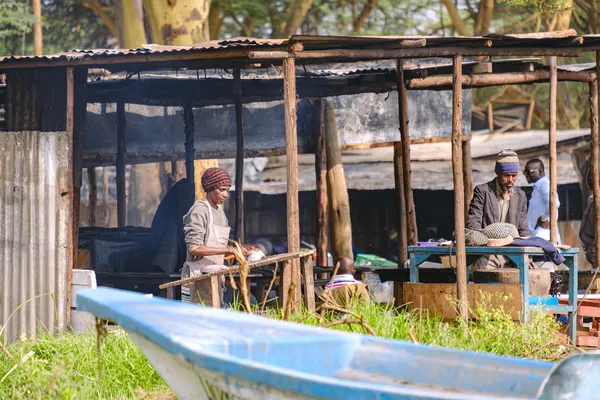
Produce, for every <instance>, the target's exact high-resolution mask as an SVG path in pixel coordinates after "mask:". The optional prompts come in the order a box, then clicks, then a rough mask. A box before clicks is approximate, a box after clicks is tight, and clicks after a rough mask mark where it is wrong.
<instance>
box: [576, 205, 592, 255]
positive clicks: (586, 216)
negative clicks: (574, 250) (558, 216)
mask: <svg viewBox="0 0 600 400" xmlns="http://www.w3.org/2000/svg"><path fill="white" fill-rule="evenodd" d="M594 207H595V206H594V200H592V201H590V202H589V204H588V205H587V207H586V208H585V211H584V212H583V218H582V219H581V225H580V226H579V239H580V240H581V247H583V252H584V253H585V258H586V259H587V260H588V261H589V262H590V263H591V264H592V265H594V264H596V240H595V235H596V232H595V228H594V223H595V220H596V218H595V217H594V216H595V215H596V212H595V210H594Z"/></svg>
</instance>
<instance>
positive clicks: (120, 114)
mask: <svg viewBox="0 0 600 400" xmlns="http://www.w3.org/2000/svg"><path fill="white" fill-rule="evenodd" d="M126 125H127V120H126V118H125V103H123V102H121V101H120V102H118V103H117V165H116V167H117V221H118V227H119V228H122V227H124V226H125V225H127V191H126V187H127V185H126V182H125V157H126V156H127V134H126V131H125V129H126Z"/></svg>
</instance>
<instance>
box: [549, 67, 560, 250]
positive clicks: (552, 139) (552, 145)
mask: <svg viewBox="0 0 600 400" xmlns="http://www.w3.org/2000/svg"><path fill="white" fill-rule="evenodd" d="M557 72H558V69H557V67H556V56H551V57H550V105H549V108H550V130H549V132H548V146H549V149H550V151H549V152H550V241H551V242H552V243H557V239H558V234H557V232H558V226H557V225H558V209H557V208H556V195H557V189H558V185H557V178H558V177H557V176H556V175H557V171H556V89H557V85H558V80H557Z"/></svg>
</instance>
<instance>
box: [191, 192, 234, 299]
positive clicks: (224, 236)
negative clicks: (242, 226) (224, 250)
mask: <svg viewBox="0 0 600 400" xmlns="http://www.w3.org/2000/svg"><path fill="white" fill-rule="evenodd" d="M202 201H204V202H205V203H206V205H207V206H208V226H207V227H206V236H205V238H204V242H205V243H204V245H205V246H208V247H227V244H228V241H229V232H230V231H231V228H229V227H228V226H218V225H215V224H214V217H213V212H220V213H222V214H223V217H224V218H223V219H224V220H226V218H225V212H224V211H223V210H222V209H219V210H215V209H214V208H212V206H211V205H210V203H209V202H208V200H202ZM195 258H196V257H195ZM224 264H225V256H224V255H215V256H204V257H200V258H199V260H194V261H193V262H191V263H189V262H187V261H186V263H185V264H184V266H183V270H182V273H181V275H182V277H195V276H200V275H202V274H208V273H211V272H218V271H223V270H226V269H228V267H226V266H225V265H224ZM211 279H212V278H211ZM211 279H204V280H202V281H198V282H194V283H193V284H192V285H190V287H188V288H185V289H187V290H185V291H186V292H188V290H191V291H193V292H194V293H193V294H194V295H195V294H199V297H200V300H202V301H203V302H204V303H205V304H207V305H212V306H213V307H219V306H220V304H212V301H211V300H210V294H211V290H212V289H211ZM219 281H220V285H219V286H220V297H221V298H222V297H223V296H222V292H223V289H224V283H225V278H224V277H223V276H221V277H220V279H219ZM182 291H183V288H182ZM191 294H192V293H190V295H191ZM191 297H195V296H191Z"/></svg>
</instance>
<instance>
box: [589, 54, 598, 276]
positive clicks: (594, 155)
mask: <svg viewBox="0 0 600 400" xmlns="http://www.w3.org/2000/svg"><path fill="white" fill-rule="evenodd" d="M598 72H600V51H597V52H596V73H598ZM592 85H594V86H592V88H591V89H592V92H593V94H590V97H591V103H592V105H591V111H592V112H591V113H590V114H591V115H592V120H591V129H592V132H591V134H592V146H591V147H592V149H591V157H590V158H591V159H590V163H591V165H590V168H592V179H593V181H594V184H593V188H592V190H593V193H594V213H595V214H594V218H595V221H594V227H595V229H594V232H595V239H596V240H595V241H594V246H595V247H596V265H594V267H596V269H597V268H599V267H600V171H599V168H598V163H600V154H599V152H600V149H599V148H598V147H599V146H600V139H599V138H598V136H599V133H598V98H599V92H600V85H599V84H598V81H595V82H593V83H592Z"/></svg>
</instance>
